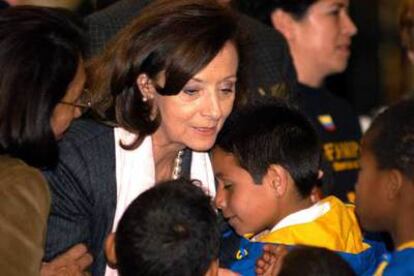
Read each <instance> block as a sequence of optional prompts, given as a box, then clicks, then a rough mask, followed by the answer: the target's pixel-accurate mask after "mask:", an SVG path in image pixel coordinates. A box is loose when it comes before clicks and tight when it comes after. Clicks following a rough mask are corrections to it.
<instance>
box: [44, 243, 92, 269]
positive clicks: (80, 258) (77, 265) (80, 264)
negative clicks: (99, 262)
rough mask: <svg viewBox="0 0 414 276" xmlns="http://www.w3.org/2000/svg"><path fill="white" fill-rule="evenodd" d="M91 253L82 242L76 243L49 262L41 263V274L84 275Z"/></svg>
mask: <svg viewBox="0 0 414 276" xmlns="http://www.w3.org/2000/svg"><path fill="white" fill-rule="evenodd" d="M92 261H93V258H92V255H91V254H89V253H88V249H87V248H86V246H85V245H84V244H81V243H80V244H77V245H75V246H73V247H71V248H70V249H69V250H68V251H66V252H65V253H63V254H61V255H59V256H58V257H56V258H54V259H53V260H51V261H50V262H47V263H46V262H45V263H42V267H41V269H40V275H41V276H84V275H89V272H87V271H86V269H87V268H88V267H89V266H90V265H91V264H92Z"/></svg>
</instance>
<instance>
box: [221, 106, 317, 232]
mask: <svg viewBox="0 0 414 276" xmlns="http://www.w3.org/2000/svg"><path fill="white" fill-rule="evenodd" d="M265 101H266V102H265ZM319 161H320V147H319V140H318V137H317V134H316V132H315V130H314V129H313V127H312V125H311V124H310V123H309V122H308V120H307V119H306V118H305V117H304V115H302V114H301V113H300V112H298V111H297V110H295V109H293V108H290V107H288V106H287V105H286V104H283V103H281V102H278V101H276V100H274V99H270V98H265V99H263V100H261V101H260V102H259V103H254V104H250V105H248V106H245V107H243V108H241V109H239V110H238V111H236V112H235V113H234V114H233V115H232V116H231V117H230V118H229V119H228V121H227V122H226V123H225V126H224V127H223V130H222V131H221V133H220V134H219V137H218V139H217V142H216V146H215V147H214V149H213V167H214V172H215V175H216V178H217V179H218V182H219V185H218V191H217V196H216V199H215V203H216V206H217V208H219V209H221V210H222V212H223V215H224V216H225V217H226V218H227V219H229V223H230V225H232V226H233V228H234V229H235V230H236V232H237V233H238V234H240V235H243V234H247V233H258V232H260V231H263V230H265V229H269V228H272V227H273V226H274V225H275V224H276V223H277V222H278V221H279V220H280V219H282V218H283V217H285V216H286V215H288V214H289V213H292V212H294V211H296V210H298V209H303V208H304V207H307V206H304V205H301V204H303V203H304V202H305V201H306V202H307V201H308V198H309V195H310V193H311V190H312V188H313V187H314V185H315V183H316V182H317V178H318V170H319ZM300 206H302V208H300Z"/></svg>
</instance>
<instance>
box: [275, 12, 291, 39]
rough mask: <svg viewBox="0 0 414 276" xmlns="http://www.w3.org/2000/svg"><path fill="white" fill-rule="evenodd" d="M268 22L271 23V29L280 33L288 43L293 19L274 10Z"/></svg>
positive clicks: (284, 13)
mask: <svg viewBox="0 0 414 276" xmlns="http://www.w3.org/2000/svg"><path fill="white" fill-rule="evenodd" d="M270 20H271V21H272V25H273V28H275V29H276V30H278V31H279V32H280V33H282V34H283V36H284V37H285V39H286V40H288V41H289V40H290V39H291V38H292V37H293V23H294V22H293V21H294V19H293V18H292V16H290V14H288V13H287V12H284V11H282V10H281V9H276V10H275V11H273V12H272V13H271V14H270Z"/></svg>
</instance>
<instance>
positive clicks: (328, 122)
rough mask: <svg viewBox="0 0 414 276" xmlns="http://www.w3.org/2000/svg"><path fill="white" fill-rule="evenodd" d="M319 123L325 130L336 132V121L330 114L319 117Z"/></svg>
mask: <svg viewBox="0 0 414 276" xmlns="http://www.w3.org/2000/svg"><path fill="white" fill-rule="evenodd" d="M318 121H319V123H321V125H322V126H323V128H324V129H325V130H327V131H335V130H336V127H335V124H334V121H333V119H332V117H331V115H329V114H323V115H319V116H318Z"/></svg>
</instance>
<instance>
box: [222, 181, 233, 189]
mask: <svg viewBox="0 0 414 276" xmlns="http://www.w3.org/2000/svg"><path fill="white" fill-rule="evenodd" d="M223 188H224V189H225V190H230V189H232V188H233V183H232V182H230V181H226V180H225V181H223Z"/></svg>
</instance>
